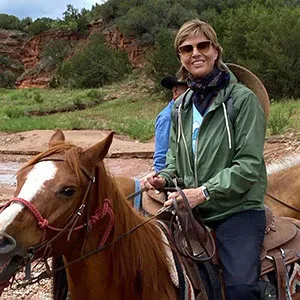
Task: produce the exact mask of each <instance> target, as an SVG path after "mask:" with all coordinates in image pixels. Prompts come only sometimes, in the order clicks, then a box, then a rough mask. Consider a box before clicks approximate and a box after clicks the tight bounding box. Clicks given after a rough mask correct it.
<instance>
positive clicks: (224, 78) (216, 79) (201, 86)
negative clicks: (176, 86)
mask: <svg viewBox="0 0 300 300" xmlns="http://www.w3.org/2000/svg"><path fill="white" fill-rule="evenodd" d="M187 77H188V78H187V84H188V86H189V87H190V88H191V89H192V90H193V91H194V93H193V96H192V101H193V103H194V104H195V107H196V108H197V110H198V111H199V112H200V114H201V115H202V116H203V115H204V114H205V112H206V111H207V108H208V107H209V106H210V104H211V103H212V100H213V98H214V97H215V96H216V95H217V93H218V92H219V91H220V90H221V89H222V88H223V87H225V86H226V85H227V84H228V82H229V80H230V75H229V73H228V71H226V70H225V71H223V70H220V69H219V68H218V67H214V69H213V70H212V72H211V73H210V74H208V75H207V76H205V77H203V78H194V77H193V75H192V74H190V73H189V74H188V76H187Z"/></svg>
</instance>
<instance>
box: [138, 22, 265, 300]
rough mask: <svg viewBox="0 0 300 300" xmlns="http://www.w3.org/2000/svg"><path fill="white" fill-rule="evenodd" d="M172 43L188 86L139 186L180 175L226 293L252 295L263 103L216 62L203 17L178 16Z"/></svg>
mask: <svg viewBox="0 0 300 300" xmlns="http://www.w3.org/2000/svg"><path fill="white" fill-rule="evenodd" d="M174 46H175V51H176V53H177V57H178V58H179V59H180V62H181V67H180V70H179V72H178V74H179V75H180V78H181V79H182V80H184V81H186V82H187V84H188V86H189V88H190V89H189V90H188V91H187V92H186V93H184V94H183V95H182V96H180V97H179V98H178V99H177V100H176V102H175V104H174V108H173V116H175V117H174V118H173V119H172V123H171V131H170V147H169V150H168V153H167V159H166V165H167V166H166V168H165V169H163V170H162V171H161V172H160V173H159V175H153V174H149V175H148V176H146V177H145V178H144V179H143V180H142V186H144V187H145V188H147V189H160V188H162V187H165V186H166V187H169V186H174V181H173V180H175V178H181V179H182V180H183V182H184V190H183V191H184V193H185V195H186V197H187V198H188V201H189V204H190V206H191V207H192V208H193V209H194V214H195V215H196V216H197V217H198V218H199V219H202V220H204V222H205V223H206V225H207V226H209V227H211V228H212V229H214V230H215V233H216V240H217V246H218V249H219V251H218V253H219V258H220V261H221V263H222V267H223V271H224V281H225V286H226V299H229V300H231V299H241V298H243V299H259V298H260V297H259V293H260V292H259V289H258V274H259V273H260V264H259V258H260V246H261V245H262V242H263V238H264V230H265V221H266V220H265V212H264V205H263V199H264V193H265V190H266V170H265V163H264V158H263V149H264V138H265V130H266V118H265V115H264V111H263V108H262V106H261V104H260V102H259V100H258V98H257V96H256V95H255V94H254V92H253V91H252V90H250V89H249V88H248V87H246V86H245V85H243V84H241V83H240V82H238V79H237V78H236V76H235V75H234V73H233V72H232V71H231V70H230V69H229V66H227V65H226V64H225V63H223V61H222V47H221V46H220V44H219V42H218V39H217V35H216V32H215V31H214V29H213V28H212V27H211V26H210V25H209V24H208V23H205V22H203V21H201V20H198V19H195V20H191V21H189V22H186V23H184V24H183V25H182V26H181V28H180V29H179V31H178V33H177V35H176V37H175V41H174ZM229 51H230V50H229ZM233 111H234V113H235V121H234V122H231V119H230V115H231V114H230V113H231V112H233ZM173 198H175V199H177V201H178V202H179V204H180V203H182V200H183V199H182V197H181V195H180V194H178V193H176V192H174V193H171V194H170V195H169V196H168V201H166V202H165V204H164V205H165V206H168V205H171V204H172V202H173ZM245 241H247V242H245ZM244 257H247V260H245V259H244Z"/></svg>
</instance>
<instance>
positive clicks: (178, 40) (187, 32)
mask: <svg viewBox="0 0 300 300" xmlns="http://www.w3.org/2000/svg"><path fill="white" fill-rule="evenodd" d="M199 33H202V34H204V35H205V36H206V37H207V39H209V40H210V41H211V42H212V44H213V46H214V47H215V49H216V50H217V52H218V56H217V59H216V62H215V63H216V65H217V66H218V68H220V69H224V67H223V66H222V64H223V62H222V53H223V49H222V47H221V46H220V44H219V43H218V38H217V34H216V32H215V31H214V29H213V28H212V27H211V26H210V25H209V24H208V23H205V22H203V21H201V20H199V19H194V20H191V21H188V22H186V23H184V24H183V25H182V26H181V28H180V29H179V31H178V32H177V35H176V37H175V41H174V48H175V50H176V53H177V55H178V57H179V53H178V48H179V46H181V45H182V44H183V42H184V41H185V40H186V39H188V38H189V37H191V36H193V35H196V34H199ZM187 74H188V71H187V70H186V69H185V67H184V66H181V67H180V69H179V70H178V72H177V76H178V77H179V78H180V79H181V80H185V79H186V78H187Z"/></svg>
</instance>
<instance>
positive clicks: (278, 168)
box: [265, 153, 300, 220]
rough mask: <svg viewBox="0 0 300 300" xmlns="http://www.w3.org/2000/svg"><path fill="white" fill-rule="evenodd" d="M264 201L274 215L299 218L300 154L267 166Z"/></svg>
mask: <svg viewBox="0 0 300 300" xmlns="http://www.w3.org/2000/svg"><path fill="white" fill-rule="evenodd" d="M267 171H268V189H267V194H266V197H265V203H266V205H268V206H269V207H270V208H271V210H272V212H273V213H274V214H275V215H276V216H284V217H290V218H294V219H298V220H300V184H299V178H300V154H299V153H297V154H295V155H293V156H288V157H286V158H283V159H282V160H281V161H279V162H277V163H272V164H270V165H269V166H268V169H267Z"/></svg>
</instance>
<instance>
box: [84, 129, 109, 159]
mask: <svg viewBox="0 0 300 300" xmlns="http://www.w3.org/2000/svg"><path fill="white" fill-rule="evenodd" d="M113 136H114V132H113V131H112V132H111V133H110V134H109V135H108V136H107V137H106V138H104V139H103V140H102V141H101V142H99V143H98V144H96V145H94V146H92V147H91V148H89V149H87V150H85V151H84V154H85V155H86V157H87V158H88V159H89V160H90V161H93V162H94V161H99V160H103V159H104V157H105V156H106V154H107V153H108V150H109V147H110V145H111V143H112V140H113Z"/></svg>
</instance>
